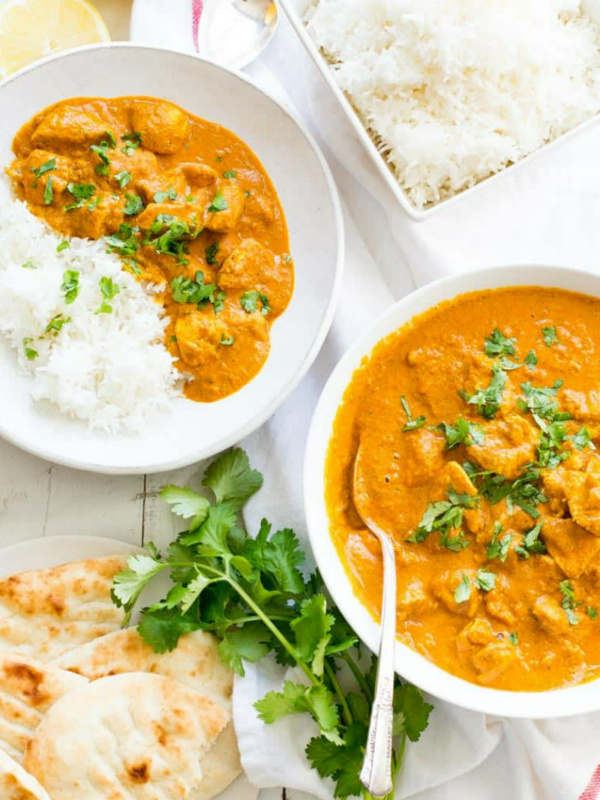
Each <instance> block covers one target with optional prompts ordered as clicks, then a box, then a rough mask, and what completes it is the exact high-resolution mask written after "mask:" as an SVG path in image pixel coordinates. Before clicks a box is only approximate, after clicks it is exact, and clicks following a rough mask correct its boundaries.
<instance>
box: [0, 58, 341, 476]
mask: <svg viewBox="0 0 600 800" xmlns="http://www.w3.org/2000/svg"><path fill="white" fill-rule="evenodd" d="M123 95H149V96H153V97H160V98H165V99H167V100H171V101H172V102H174V103H177V104H178V105H179V106H181V107H182V108H185V109H186V110H188V111H190V112H191V113H192V114H195V115H196V116H199V117H203V118H206V119H209V120H213V121H215V122H218V123H220V124H221V125H224V126H225V127H226V128H229V129H230V130H233V131H234V132H235V133H237V135H238V136H240V137H241V138H242V139H243V140H244V141H245V142H246V143H247V144H248V145H249V146H250V147H251V148H252V149H253V150H254V152H255V153H256V154H257V155H258V157H259V158H260V159H261V161H262V163H263V164H264V166H265V168H266V170H267V172H268V173H269V175H270V176H271V178H272V179H273V183H274V184H275V188H276V189H277V192H278V194H279V198H280V200H281V203H282V206H283V208H284V211H285V214H286V217H287V222H288V227H289V232H290V239H291V252H292V254H293V256H294V263H295V268H296V285H295V289H294V294H293V297H292V301H291V303H290V306H289V307H288V309H287V310H286V312H285V313H284V314H283V315H282V316H281V317H280V318H279V319H278V320H277V321H276V322H275V324H274V326H273V329H272V332H271V354H270V356H269V359H268V361H267V363H266V364H265V366H264V367H263V369H262V370H261V372H260V373H259V374H258V375H257V376H256V378H254V380H253V381H251V382H250V383H249V384H248V385H247V386H245V387H244V388H243V389H241V390H240V391H239V392H237V393H236V394H234V395H231V396H230V397H227V398H225V399H224V400H220V401H218V402H216V403H194V402H192V401H189V400H186V399H183V398H181V399H178V400H176V401H174V403H173V413H171V414H169V413H167V414H164V415H161V416H160V417H159V418H158V420H157V421H152V423H151V424H147V425H146V426H145V428H144V431H143V433H142V434H140V435H126V434H119V435H108V434H101V433H94V432H91V431H90V430H89V429H88V428H87V426H86V425H85V424H84V423H81V422H77V421H75V420H72V419H69V418H67V417H64V416H62V415H61V414H60V413H59V412H58V411H56V410H54V409H53V408H52V407H50V406H43V405H41V404H40V403H36V402H34V401H33V400H32V399H31V397H30V395H29V382H30V381H29V378H28V377H27V376H23V375H20V374H19V373H18V372H17V368H16V359H15V355H14V353H13V352H12V351H11V350H10V348H9V346H8V344H7V343H6V342H4V341H2V342H0V387H1V391H0V435H2V436H4V437H5V438H6V439H8V440H9V441H10V442H12V443H13V444H15V445H17V446H18V447H21V448H22V449H23V450H28V451H29V452H31V453H34V454H35V455H38V456H40V457H42V458H44V459H46V460H48V461H53V462H56V463H59V464H65V465H66V466H69V467H75V468H77V469H84V470H91V471H94V472H105V473H115V474H116V473H121V474H125V473H130V474H136V473H149V472H164V471H166V470H171V469H175V468H177V467H182V466H185V465H187V464H191V463H194V462H195V461H199V460H200V459H202V458H208V457H209V456H211V455H214V454H215V453H217V452H220V451H221V450H224V449H225V448H226V447H229V446H230V445H232V444H234V443H235V442H238V441H239V440H240V439H242V438H243V437H244V436H247V435H248V434H250V433H251V432H252V431H254V430H256V428H258V427H259V426H260V425H262V424H263V422H265V421H266V420H267V419H268V418H269V417H270V416H271V414H273V413H274V412H275V410H276V409H277V407H278V406H279V405H280V404H281V403H282V402H283V401H284V400H285V398H286V397H287V396H288V395H289V394H290V392H291V391H292V389H293V388H294V387H295V386H296V385H297V384H298V382H299V381H300V379H301V378H302V377H303V376H304V374H305V373H306V371H307V370H308V368H309V367H310V365H311V364H312V362H313V361H314V359H315V357H316V355H317V353H318V352H319V349H320V347H321V345H322V343H323V340H324V339H325V335H326V334H327V331H328V329H329V326H330V324H331V321H332V319H333V313H334V310H335V305H336V301H337V297H338V294H339V288H340V282H341V273H342V264H343V223H342V214H341V209H340V204H339V199H338V196H337V191H336V189H335V185H334V183H333V179H332V177H331V174H330V172H329V168H328V167H327V164H326V163H325V160H324V158H323V156H322V155H321V153H320V151H319V150H318V148H317V146H316V144H315V142H314V140H313V139H312V137H311V136H310V134H309V133H307V131H306V130H305V129H304V128H303V126H302V124H301V123H300V122H299V121H298V120H297V119H296V117H295V116H294V115H293V114H292V113H291V112H290V111H289V109H286V108H284V107H283V106H281V105H280V104H279V103H277V102H276V101H275V100H273V99H272V98H271V97H269V96H268V95H266V94H265V93H264V92H262V91H261V90H260V89H259V88H258V87H256V86H255V85H254V84H253V83H251V82H250V81H249V80H247V79H246V78H244V77H242V76H241V75H240V74H238V73H235V72H231V71H229V70H226V69H224V68H223V67H219V66H217V65H215V64H212V63H210V62H208V61H204V60H202V59H200V58H198V57H196V56H192V55H185V54H184V53H175V52H172V51H170V50H161V49H158V48H152V47H142V46H138V45H131V44H127V43H123V42H120V43H115V44H108V45H99V46H97V45H94V46H92V47H85V48H81V49H79V50H73V51H70V52H67V53H64V54H60V55H58V56H55V57H53V58H51V59H46V60H45V61H41V62H38V63H37V64H34V65H33V66H32V67H29V68H28V69H26V70H24V71H22V72H20V73H18V74H17V75H16V76H14V77H12V78H10V79H9V80H7V81H5V82H4V83H2V84H0V112H1V114H2V125H1V126H0V169H3V168H4V166H5V165H7V164H8V163H9V162H10V161H11V159H12V153H11V143H12V139H13V137H14V135H15V133H16V132H17V131H18V129H19V128H20V127H21V125H23V124H24V123H25V122H27V121H28V120H29V119H30V118H31V117H32V116H33V115H34V114H35V113H37V112H38V111H41V110H42V109H43V108H45V107H46V106H48V105H50V104H51V103H55V102H57V101H59V100H63V99H67V98H69V97H82V96H83V97H85V96H87V97H92V96H97V97H118V96H123Z"/></svg>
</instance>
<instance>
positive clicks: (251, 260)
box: [219, 239, 421, 441]
mask: <svg viewBox="0 0 600 800" xmlns="http://www.w3.org/2000/svg"><path fill="white" fill-rule="evenodd" d="M224 244H225V242H222V243H221V246H220V247H219V255H220V256H221V258H222V252H223V245H224ZM291 272H292V267H291V266H290V265H289V264H287V263H283V262H282V261H281V259H279V258H278V257H277V256H274V255H273V253H272V252H271V251H270V250H268V249H267V248H266V247H263V246H262V245H261V244H259V243H258V242H256V241H255V240H254V239H244V240H243V241H242V242H241V244H240V245H239V247H237V248H236V249H235V250H234V251H233V253H231V255H230V256H229V257H228V258H226V259H224V260H223V261H222V265H221V269H220V271H219V285H220V286H223V287H224V288H229V289H240V290H250V289H254V290H256V291H258V292H260V293H262V294H265V295H266V296H267V298H268V300H269V304H270V306H271V309H272V311H273V313H274V314H275V315H276V316H277V315H279V314H280V313H281V312H282V311H283V310H284V309H285V308H286V306H287V304H288V302H289V299H290V286H291V283H292V281H291ZM417 433H419V434H420V433H421V431H417V432H415V434H414V435H415V436H416V435H417ZM412 435H413V434H411V437H412ZM419 441H421V440H420V439H419Z"/></svg>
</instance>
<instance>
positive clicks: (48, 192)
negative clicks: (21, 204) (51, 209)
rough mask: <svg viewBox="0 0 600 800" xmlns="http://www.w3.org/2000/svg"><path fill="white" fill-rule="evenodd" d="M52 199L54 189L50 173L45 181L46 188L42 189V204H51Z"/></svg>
mask: <svg viewBox="0 0 600 800" xmlns="http://www.w3.org/2000/svg"><path fill="white" fill-rule="evenodd" d="M53 200H54V189H53V188H52V175H49V176H48V180H47V181H46V188H45V189H44V205H45V206H50V205H52V201H53Z"/></svg>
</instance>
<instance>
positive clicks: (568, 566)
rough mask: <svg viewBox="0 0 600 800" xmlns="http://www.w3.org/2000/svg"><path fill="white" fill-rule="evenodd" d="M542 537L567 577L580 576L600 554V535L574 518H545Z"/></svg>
mask: <svg viewBox="0 0 600 800" xmlns="http://www.w3.org/2000/svg"><path fill="white" fill-rule="evenodd" d="M542 538H543V540H544V543H545V545H546V547H547V548H548V552H549V553H550V555H551V556H552V558H553V559H554V560H555V561H556V563H557V564H558V566H559V567H560V568H561V569H562V571H563V572H564V573H565V575H566V576H567V578H579V577H581V575H583V573H584V572H585V571H586V569H587V568H588V567H589V566H590V565H591V564H592V562H593V561H594V560H595V559H596V557H597V556H598V555H599V554H600V536H594V534H593V533H590V532H589V531H586V530H585V529H584V528H582V527H580V526H579V525H578V524H577V523H576V522H574V521H573V520H572V519H545V520H544V527H543V529H542Z"/></svg>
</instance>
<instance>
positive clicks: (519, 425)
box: [326, 287, 600, 691]
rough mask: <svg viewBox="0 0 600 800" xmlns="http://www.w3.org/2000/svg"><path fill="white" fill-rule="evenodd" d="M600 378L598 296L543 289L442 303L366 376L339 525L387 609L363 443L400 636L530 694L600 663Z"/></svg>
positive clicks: (342, 429)
mask: <svg viewBox="0 0 600 800" xmlns="http://www.w3.org/2000/svg"><path fill="white" fill-rule="evenodd" d="M599 387H600V301H598V300H597V299H594V298H591V297H587V296H584V295H578V294H574V293H570V292H566V291H561V290H549V289H542V288H535V287H525V288H512V289H501V290H495V291H485V292H476V293H472V294H467V295H462V296H460V297H458V298H456V299H455V300H453V301H451V302H448V303H444V304H442V305H440V306H438V307H437V308H434V309H433V310H431V311H429V312H428V313H426V314H424V315H422V316H419V317H417V318H415V319H414V320H413V321H412V322H411V323H410V324H409V325H408V326H406V327H404V328H402V329H401V330H399V331H397V332H396V333H394V334H392V335H390V336H389V337H387V338H386V339H385V340H384V341H382V342H381V343H380V344H378V345H377V347H376V348H375V349H374V350H373V353H372V354H371V356H370V358H369V359H367V360H365V362H364V364H363V365H362V366H361V367H360V368H359V369H358V370H357V371H356V372H355V374H354V376H353V379H352V381H351V383H350V385H349V387H348V389H347V391H346V394H345V396H344V402H343V404H342V406H341V407H340V409H339V411H338V414H337V417H336V420H335V425H334V431H333V437H332V440H331V442H330V447H329V454H328V460H327V467H326V501H327V506H328V513H329V518H330V523H331V535H332V537H333V538H334V541H335V544H336V547H337V549H338V551H339V553H340V557H341V558H342V559H343V561H344V563H345V565H346V568H347V571H348V574H349V576H350V579H351V581H352V584H353V586H354V588H355V591H356V593H357V595H358V596H359V598H360V599H361V601H362V602H363V603H364V605H365V606H366V607H367V608H368V609H369V611H370V612H371V613H372V614H373V615H374V616H377V615H378V613H379V604H380V597H381V580H382V571H381V559H380V554H379V547H378V545H377V543H376V540H375V538H374V537H373V536H371V535H369V533H368V532H367V531H366V530H365V528H364V526H363V525H362V524H361V521H360V519H359V518H358V515H357V513H356V510H355V508H354V505H353V499H352V476H353V465H354V460H355V456H356V453H357V448H358V446H359V442H360V448H361V467H362V474H363V481H364V487H363V488H364V490H365V491H366V493H367V496H368V504H369V506H370V508H369V514H370V516H371V517H372V518H373V519H374V520H375V521H377V523H378V524H379V525H380V526H381V527H383V528H384V529H385V530H387V531H388V532H389V533H390V534H391V535H393V538H394V543H395V549H396V561H397V566H398V573H399V574H398V578H399V588H398V597H397V608H398V630H399V637H400V639H401V640H402V641H403V642H405V643H406V644H407V645H409V646H410V647H412V648H413V649H414V650H416V651H417V652H419V653H421V654H422V655H424V656H425V657H426V658H428V659H430V660H431V661H433V662H435V663H436V664H437V665H439V666H440V667H442V668H443V669H445V670H447V671H448V672H451V673H453V674H455V675H458V676H460V677H462V678H465V679H467V680H469V681H472V682H474V683H479V684H482V685H485V686H491V687H495V688H499V689H512V690H522V691H540V690H545V689H551V688H555V687H560V686H567V685H571V684H577V683H579V682H581V681H584V680H588V679H590V678H592V677H595V676H597V675H598V673H599V668H600V456H599V455H598V453H599V452H600V451H596V446H595V445H599V446H600V389H599ZM403 396H404V397H405V403H404V404H403V403H402V397H403ZM469 401H470V402H469ZM407 409H408V411H409V412H410V414H411V417H412V420H413V422H412V424H410V423H409V417H408V416H407ZM421 417H425V420H423V419H422V418H421ZM407 426H408V429H407ZM434 504H437V505H434Z"/></svg>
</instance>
